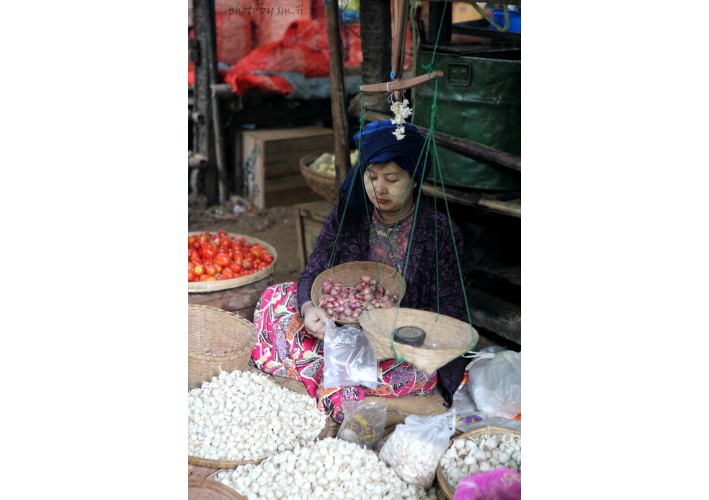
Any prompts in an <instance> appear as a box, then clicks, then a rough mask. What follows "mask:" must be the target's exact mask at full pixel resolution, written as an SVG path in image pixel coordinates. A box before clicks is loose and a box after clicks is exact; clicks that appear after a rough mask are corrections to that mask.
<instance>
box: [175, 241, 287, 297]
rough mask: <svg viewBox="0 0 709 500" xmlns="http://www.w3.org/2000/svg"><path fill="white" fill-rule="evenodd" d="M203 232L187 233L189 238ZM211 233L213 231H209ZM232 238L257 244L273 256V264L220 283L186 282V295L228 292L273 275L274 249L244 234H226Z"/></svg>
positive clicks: (275, 257)
mask: <svg viewBox="0 0 709 500" xmlns="http://www.w3.org/2000/svg"><path fill="white" fill-rule="evenodd" d="M203 232H204V231H193V232H190V233H188V234H189V235H190V236H191V235H193V234H201V233H203ZM210 232H213V231H210ZM228 234H229V236H231V237H232V238H238V237H243V238H244V239H245V240H246V242H247V243H257V244H259V245H261V246H262V247H264V248H265V249H266V250H268V253H270V254H271V255H273V262H271V263H270V264H269V265H268V267H266V268H265V269H261V270H259V271H256V272H255V273H251V274H248V275H246V276H240V277H239V278H233V279H230V280H220V281H188V282H187V292H188V293H209V292H216V291H219V290H228V289H230V288H236V287H240V286H243V285H248V284H250V283H253V282H255V281H258V280H260V279H262V278H265V277H266V276H270V275H271V274H273V270H274V269H275V267H276V262H277V261H278V253H277V252H276V249H275V248H274V247H273V246H272V245H270V244H269V243H267V242H265V241H263V240H260V239H258V238H254V237H252V236H247V235H245V234H235V233H228Z"/></svg>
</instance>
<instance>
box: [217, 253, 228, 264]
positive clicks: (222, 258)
mask: <svg viewBox="0 0 709 500" xmlns="http://www.w3.org/2000/svg"><path fill="white" fill-rule="evenodd" d="M214 263H215V264H219V265H220V266H228V265H229V264H231V257H229V256H228V255H227V254H225V253H218V254H217V255H215V256H214Z"/></svg>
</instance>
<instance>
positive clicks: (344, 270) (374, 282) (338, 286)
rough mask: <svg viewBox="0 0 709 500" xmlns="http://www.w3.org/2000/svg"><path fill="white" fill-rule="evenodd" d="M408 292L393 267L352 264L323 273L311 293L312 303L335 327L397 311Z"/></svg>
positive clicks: (339, 266)
mask: <svg viewBox="0 0 709 500" xmlns="http://www.w3.org/2000/svg"><path fill="white" fill-rule="evenodd" d="M405 292H406V282H405V281H404V277H403V276H402V275H401V274H400V273H399V272H398V271H397V270H396V269H394V268H393V267H391V266H388V265H386V264H383V263H381V262H371V261H352V262H345V263H344V264H339V265H337V266H334V267H331V268H330V269H326V270H325V271H323V272H322V273H320V274H319V275H318V276H317V278H315V281H314V282H313V286H312V287H311V289H310V300H312V301H313V304H315V305H318V306H320V307H322V308H323V309H325V312H326V313H327V314H328V316H330V317H331V318H332V319H333V321H335V322H336V323H339V324H343V325H345V324H347V325H357V324H359V318H360V316H361V315H362V313H363V312H364V311H367V310H374V309H382V308H384V309H385V308H391V307H394V306H396V305H397V304H398V303H399V301H400V299H401V298H402V297H403V296H404V293H405Z"/></svg>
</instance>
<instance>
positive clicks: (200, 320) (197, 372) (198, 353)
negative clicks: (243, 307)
mask: <svg viewBox="0 0 709 500" xmlns="http://www.w3.org/2000/svg"><path fill="white" fill-rule="evenodd" d="M188 308H189V313H188V339H189V341H188V345H189V351H188V366H187V368H188V389H193V388H195V387H198V386H199V385H200V384H201V383H202V382H204V381H205V380H209V379H211V378H212V377H213V376H215V375H218V374H219V370H220V369H221V370H224V371H226V372H232V371H234V370H245V369H246V367H247V366H248V364H249V360H250V359H251V349H252V348H253V345H254V342H256V328H255V327H254V324H253V323H251V322H250V321H248V320H246V319H244V318H242V317H240V316H237V315H236V314H234V313H231V312H229V311H225V310H223V309H219V308H216V307H212V306H205V305H200V304H188Z"/></svg>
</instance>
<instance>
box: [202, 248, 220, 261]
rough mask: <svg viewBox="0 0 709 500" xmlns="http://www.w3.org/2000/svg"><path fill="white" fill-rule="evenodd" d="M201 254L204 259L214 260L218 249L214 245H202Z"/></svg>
mask: <svg viewBox="0 0 709 500" xmlns="http://www.w3.org/2000/svg"><path fill="white" fill-rule="evenodd" d="M200 254H201V255H202V258H203V259H213V258H214V256H215V255H217V249H216V248H215V247H213V246H212V245H202V248H201V250H200Z"/></svg>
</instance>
